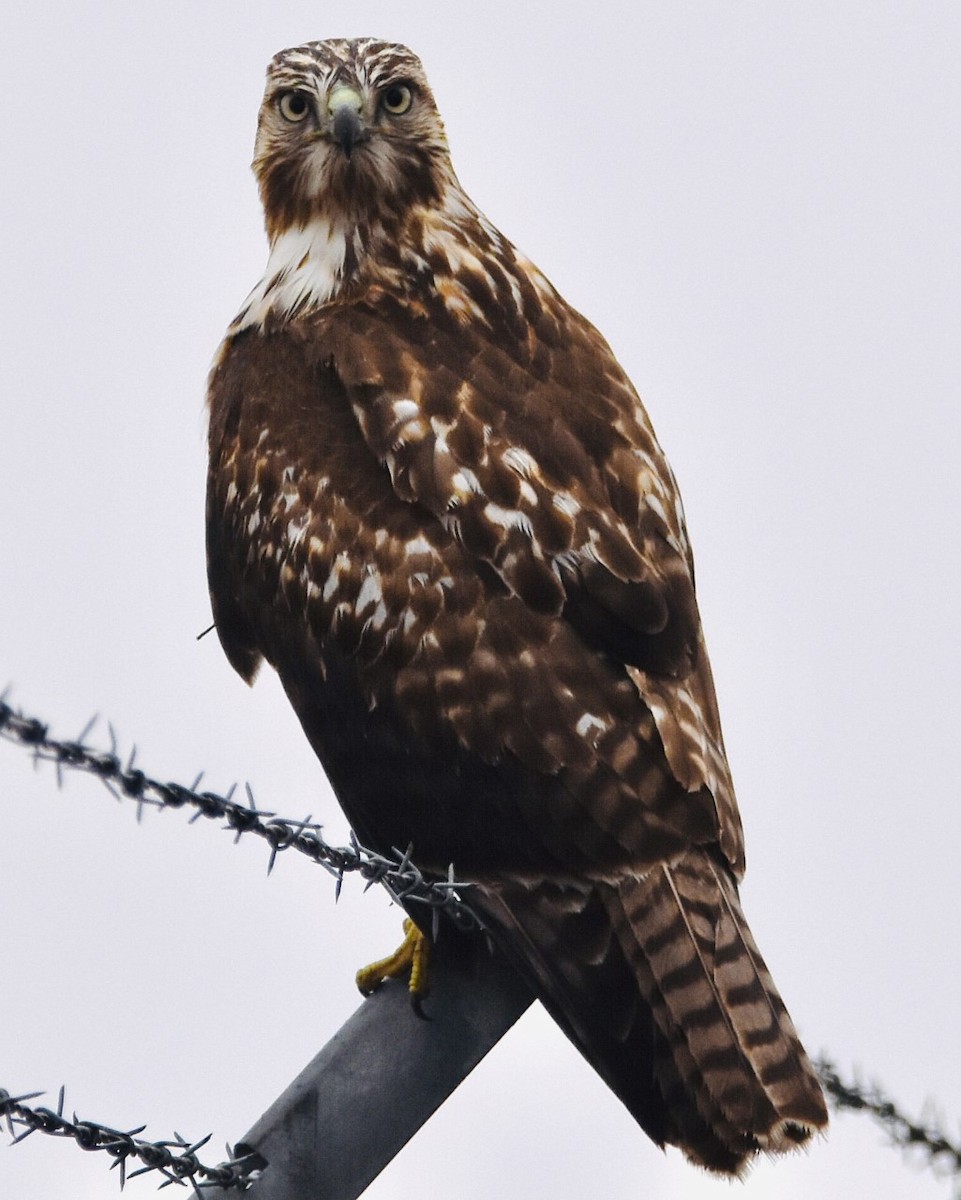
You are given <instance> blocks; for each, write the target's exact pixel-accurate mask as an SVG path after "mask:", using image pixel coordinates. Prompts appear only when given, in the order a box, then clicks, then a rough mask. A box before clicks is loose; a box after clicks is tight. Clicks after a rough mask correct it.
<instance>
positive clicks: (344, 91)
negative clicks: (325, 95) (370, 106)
mask: <svg viewBox="0 0 961 1200" xmlns="http://www.w3.org/2000/svg"><path fill="white" fill-rule="evenodd" d="M363 107H364V100H363V97H362V96H361V94H360V93H359V92H358V91H356V90H355V89H354V88H351V87H338V88H334V90H333V91H332V92H331V94H330V99H329V100H328V102H327V112H328V113H329V114H330V130H331V133H332V135H333V138H334V141H335V142H336V143H337V144H338V146H340V148H341V149H342V150H343V152H344V155H345V156H346V157H347V158H348V159H349V158H350V156H351V153H352V152H353V149H354V147H355V146H356V145H357V143H358V142H362V141H366V139H367V136H368V134H367V130H366V128H365V127H364V122H363V119H362V117H361V115H360V114H361V112H362V110H363Z"/></svg>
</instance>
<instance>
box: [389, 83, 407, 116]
mask: <svg viewBox="0 0 961 1200" xmlns="http://www.w3.org/2000/svg"><path fill="white" fill-rule="evenodd" d="M413 102H414V93H413V91H411V89H410V88H409V87H408V86H407V84H406V83H393V84H391V86H390V87H389V88H388V89H387V90H386V91H385V92H384V95H383V104H384V108H386V109H387V111H388V112H389V113H390V114H391V116H393V117H399V116H402V115H403V114H404V113H405V112H407V110H408V109H409V108H410V106H411V104H412V103H413Z"/></svg>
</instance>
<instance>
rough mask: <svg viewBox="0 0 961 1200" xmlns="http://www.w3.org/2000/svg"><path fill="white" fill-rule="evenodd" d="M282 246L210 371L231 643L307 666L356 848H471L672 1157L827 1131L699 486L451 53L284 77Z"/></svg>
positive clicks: (572, 1022) (485, 897)
mask: <svg viewBox="0 0 961 1200" xmlns="http://www.w3.org/2000/svg"><path fill="white" fill-rule="evenodd" d="M253 166H254V171H255V173H256V176H257V180H258V183H259V187H260V194H261V198H262V200H263V206H264V212H265V218H266V229H267V234H268V236H269V240H270V255H269V260H268V263H267V267H266V270H265V272H264V275H263V277H262V278H261V280H260V282H259V283H258V284H257V285H256V287H255V288H254V290H253V291H252V292H251V293H250V295H249V297H248V298H247V300H246V302H245V303H244V305H243V307H242V309H241V310H240V312H239V314H238V315H237V317H236V319H235V320H234V322H233V324H232V325H231V326H230V328H229V330H228V332H227V335H226V339H225V340H224V342H223V345H222V346H221V348H220V351H219V354H218V357H217V359H216V361H215V364H214V367H213V369H212V372H211V377H210V388H209V407H210V434H209V449H210V468H209V478H208V497H207V553H208V574H209V582H210V592H211V597H212V604H213V612H214V618H215V621H216V626H217V630H218V633H219V636H220V640H221V642H222V644H223V648H224V650H225V652H226V654H227V657H228V659H229V660H230V662H231V663H232V664H233V666H234V667H235V668H236V670H237V671H238V672H239V673H240V675H242V676H243V678H244V679H246V680H247V681H252V679H253V676H254V674H255V672H256V670H257V668H258V665H259V664H260V662H261V661H262V660H266V661H267V662H268V663H270V664H271V666H272V667H274V668H275V670H276V671H277V672H278V674H279V676H280V679H281V681H282V682H283V686H284V688H285V690H286V693H287V695H288V697H289V698H290V701H291V703H292V705H293V707H294V709H295V710H296V712H297V715H298V717H299V719H300V721H301V723H302V725H303V728H304V731H305V733H306V735H307V737H308V738H309V740H310V743H311V745H312V746H313V748H314V750H315V751H316V753H317V754H318V756H319V757H320V760H321V762H322V763H323V766H324V768H325V770H326V772H327V774H328V776H329V778H330V781H331V783H332V785H333V788H334V790H335V792H336V794H337V796H338V798H339V800H340V802H341V804H342V806H343V808H344V811H345V813H346V815H347V817H348V819H349V820H350V822H351V824H352V825H353V827H354V829H355V831H356V833H357V835H358V837H359V838H360V839H361V841H363V842H364V843H366V844H367V845H369V846H371V847H373V848H376V849H379V850H381V851H383V852H387V851H389V849H390V847H393V846H401V847H403V846H407V845H408V844H410V845H411V846H412V857H413V859H414V861H415V862H416V863H417V864H418V866H419V867H420V868H421V869H422V870H424V871H425V872H427V873H430V872H436V873H437V874H438V875H443V874H445V873H446V869H447V867H448V864H451V863H453V864H454V868H455V871H456V874H457V877H458V878H459V879H464V880H467V881H469V882H470V883H471V884H472V885H474V886H472V887H471V892H470V894H471V898H472V901H471V902H472V904H473V905H474V906H475V908H476V910H477V911H478V913H479V914H480V916H481V918H482V920H483V922H484V924H485V925H486V927H487V928H488V929H489V930H490V931H491V935H492V936H493V937H494V938H495V940H497V941H498V942H500V944H501V945H502V946H503V947H505V948H506V950H507V952H508V954H509V955H510V957H511V958H512V959H513V961H514V962H515V963H516V965H517V967H518V969H520V970H521V971H523V972H524V973H525V974H526V976H527V978H528V979H529V981H530V983H531V984H532V986H533V988H534V989H535V991H536V993H537V995H538V996H539V997H540V999H541V1000H542V1002H543V1003H544V1004H545V1006H546V1007H547V1009H548V1010H549V1011H550V1013H551V1014H552V1016H553V1017H554V1018H555V1019H556V1021H557V1022H558V1023H559V1024H560V1026H561V1028H562V1029H563V1030H564V1032H565V1033H566V1034H567V1035H568V1036H569V1037H570V1038H571V1039H572V1041H573V1042H574V1044H575V1045H576V1046H577V1047H578V1049H579V1050H580V1051H581V1053H582V1054H583V1055H584V1056H585V1058H586V1059H587V1060H588V1062H589V1063H590V1064H591V1065H592V1066H593V1067H594V1069H595V1070H596V1071H597V1072H598V1073H599V1074H600V1075H601V1077H602V1078H603V1079H604V1080H605V1081H606V1083H607V1084H608V1085H609V1086H610V1087H611V1088H612V1089H613V1091H614V1092H615V1093H616V1094H617V1095H618V1097H619V1098H620V1099H621V1100H622V1101H623V1103H624V1104H625V1105H626V1106H627V1108H628V1109H629V1110H630V1112H631V1113H632V1114H633V1116H634V1117H635V1118H636V1120H637V1121H638V1122H639V1124H640V1125H641V1126H642V1127H643V1129H644V1130H645V1131H646V1132H647V1133H648V1134H649V1135H650V1137H651V1138H652V1139H653V1140H654V1141H655V1142H656V1143H658V1144H659V1145H663V1144H665V1143H673V1144H675V1145H677V1146H680V1147H681V1149H682V1150H683V1151H684V1152H685V1153H686V1154H687V1155H688V1157H689V1158H690V1159H692V1160H693V1161H694V1162H696V1163H699V1164H701V1165H703V1166H705V1167H708V1168H711V1169H713V1170H715V1171H717V1172H721V1173H727V1174H737V1173H739V1172H741V1171H742V1170H743V1168H744V1167H745V1165H746V1164H747V1163H748V1162H749V1160H750V1159H751V1157H752V1156H753V1155H754V1154H755V1153H756V1152H757V1151H759V1150H763V1151H768V1152H779V1151H783V1150H786V1149H789V1148H791V1147H794V1146H796V1145H797V1144H799V1143H803V1142H804V1141H805V1140H806V1139H808V1138H809V1137H810V1135H811V1134H812V1132H814V1131H815V1130H817V1129H819V1128H821V1127H822V1126H824V1125H825V1123H826V1119H827V1118H826V1110H825V1106H824V1100H823V1097H822V1094H821V1090H820V1087H819V1084H818V1081H817V1078H816V1075H815V1073H814V1071H813V1069H812V1067H811V1064H810V1062H809V1061H808V1059H807V1057H806V1055H805V1053H804V1050H803V1048H802V1047H801V1044H800V1042H799V1040H798V1037H797V1034H796V1032H795V1029H794V1026H793V1025H792V1023H791V1019H790V1017H789V1016H788V1013H787V1011H786V1009H785V1007H784V1004H783V1002H782V1001H781V998H780V996H779V995H778V993H777V991H776V989H775V986H774V983H773V981H772V979H771V976H770V975H769V973H768V971H767V969H766V967H765V965H764V962H763V960H762V959H761V956H760V954H759V953H758V950H757V947H756V945H755V943H754V940H753V938H752V936H751V932H750V930H749V928H748V926H747V923H746V921H745V918H744V915H743V913H742V911H741V906H740V903H739V901H738V891H737V884H738V881H739V879H740V877H741V875H742V872H743V868H744V851H743V842H742V835H741V825H740V820H739V817H738V812H737V806H736V801H735V797H734V792H733V789H732V785H731V777H730V773H729V770H728V765H727V761H726V757H725V751H724V744H723V741H722V737H721V727H720V723H719V719H718V711H717V705H716V702H715V697H714V685H713V682H712V678H711V669H710V666H709V664H708V658H707V653H706V651H705V646H704V638H703V634H702V631H701V623H700V619H699V616H698V608H697V601H696V599H695V591H694V571H693V563H692V558H691V550H690V546H689V544H688V538H687V532H686V530H685V524H684V516H683V512H682V508H681V500H680V496H679V494H678V489H677V486H676V484H675V481H674V477H673V475H672V473H671V469H670V467H669V466H668V463H667V460H666V458H665V457H664V454H663V452H662V450H661V448H660V446H659V444H658V442H657V441H656V439H655V436H654V433H653V431H652V428H651V424H650V421H649V420H648V417H647V414H646V412H645V410H644V408H643V407H642V405H641V402H640V400H639V399H638V396H637V393H636V392H635V390H634V388H633V387H632V385H631V383H630V381H629V380H628V379H627V377H626V375H625V374H624V372H623V370H622V369H621V367H620V366H619V365H618V363H617V361H616V360H615V358H614V356H613V354H612V352H611V350H610V348H609V347H608V345H607V343H606V342H605V341H604V339H603V337H602V336H601V335H600V334H599V333H598V331H597V330H596V329H595V328H594V327H593V326H592V325H591V324H590V323H589V322H588V321H587V320H586V319H585V318H584V317H582V316H581V315H580V314H579V313H578V312H576V311H574V309H572V308H571V307H570V305H568V304H567V303H566V302H565V301H564V300H563V299H562V297H561V296H559V295H558V293H557V292H556V291H555V290H554V288H553V287H552V286H551V284H550V283H549V282H548V280H547V279H546V278H545V277H544V275H542V274H541V272H540V271H539V270H538V269H537V268H536V267H535V266H534V265H533V263H531V262H530V261H529V260H528V259H527V258H525V257H524V255H523V254H522V253H521V252H520V251H519V250H518V249H517V248H516V247H514V246H513V245H512V244H511V243H510V242H509V241H508V240H507V239H506V238H505V237H504V236H503V235H502V234H501V233H500V232H499V231H498V230H497V229H495V228H494V226H493V225H492V224H491V223H490V221H488V220H487V218H486V217H485V216H484V215H483V214H482V213H481V212H480V211H479V210H478V208H477V207H476V206H475V205H474V203H473V202H472V201H471V200H470V198H469V197H468V196H467V195H466V194H465V192H464V190H463V188H462V187H461V185H460V183H459V182H458V180H457V176H456V175H455V174H454V170H453V167H452V165H451V159H450V154H449V150H448V145H447V140H446V137H445V133H444V127H443V124H442V122H441V118H440V116H439V114H438V111H437V107H436V105H435V102H434V98H433V96H432V94H431V90H430V87H429V86H428V83H427V79H426V77H425V74H424V70H423V68H422V66H421V63H420V61H419V60H418V59H417V58H416V57H415V56H414V55H413V54H412V53H411V52H410V51H409V50H408V49H406V48H405V47H403V46H399V45H393V44H390V43H387V42H384V41H378V40H374V39H360V40H333V41H323V42H310V43H308V44H306V45H303V46H299V47H296V48H294V49H289V50H284V51H282V52H281V53H280V54H278V55H277V56H276V57H275V58H274V59H273V60H272V62H271V63H270V66H269V68H268V73H267V89H266V94H265V97H264V100H263V104H262V106H261V109H260V114H259V120H258V127H257V138H256V149H255V156H254V162H253Z"/></svg>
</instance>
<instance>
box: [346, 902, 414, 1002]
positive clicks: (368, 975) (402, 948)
mask: <svg viewBox="0 0 961 1200" xmlns="http://www.w3.org/2000/svg"><path fill="white" fill-rule="evenodd" d="M430 947H431V943H430V939H429V938H428V937H427V936H426V934H423V933H421V931H420V930H419V929H418V928H417V926H416V925H415V924H414V922H413V921H412V920H411V919H410V917H408V918H407V919H406V920H405V921H404V940H403V942H401V944H400V945H399V946H398V947H397V949H396V950H395V951H394V953H393V954H390V955H388V956H387V958H381V959H379V960H378V961H377V962H372V963H371V964H370V965H369V966H366V967H361V969H360V970H359V971H358V972H357V986H358V988H359V989H360V991H361V992H362V994H363V995H365V996H369V995H370V994H371V993H372V992H375V991H376V990H377V988H379V987H380V985H381V984H382V983H383V982H384V980H385V979H397V978H399V977H400V976H402V975H404V974H405V973H407V972H410V975H409V979H408V983H407V988H408V991H409V992H410V1001H411V1006H412V1008H413V1009H414V1012H415V1013H416V1014H417V1016H419V1017H422V1018H424V1020H426V1019H427V1018H426V1016H425V1014H424V1011H423V1009H422V1007H421V1002H422V1001H423V999H424V997H425V996H426V995H427V993H428V992H429V991H430V982H429V979H428V974H429V972H428V966H429V964H430Z"/></svg>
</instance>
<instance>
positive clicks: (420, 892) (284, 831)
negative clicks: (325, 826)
mask: <svg viewBox="0 0 961 1200" xmlns="http://www.w3.org/2000/svg"><path fill="white" fill-rule="evenodd" d="M96 719H97V718H96V717H95V718H93V720H91V721H89V722H88V723H87V725H86V726H85V727H84V729H83V731H82V732H81V734H80V736H79V737H78V738H77V739H76V740H75V741H70V740H64V739H61V738H56V737H53V736H52V735H51V733H50V728H49V726H48V725H47V724H46V723H45V722H43V721H41V720H39V719H38V718H37V717H32V716H28V715H26V714H24V713H23V712H20V711H17V710H15V709H14V708H12V707H11V706H10V705H9V704H8V703H7V702H6V700H5V699H4V698H3V697H0V740H4V741H8V742H13V743H15V744H17V745H20V746H22V747H24V748H25V749H27V750H29V751H30V752H31V753H32V755H33V757H34V759H35V761H38V762H51V763H53V764H54V766H55V768H56V772H57V782H58V784H59V785H60V786H62V785H63V777H64V773H65V772H67V771H80V772H82V773H85V774H88V775H93V776H94V777H95V778H97V779H99V780H100V781H101V783H103V784H104V786H105V787H106V788H107V789H108V790H109V791H110V793H111V794H112V795H113V796H114V797H115V798H116V799H118V800H133V801H134V802H135V803H136V805H137V818H138V820H139V819H140V818H141V817H142V816H143V811H144V809H145V808H184V807H187V808H193V809H195V812H194V814H193V816H192V817H191V818H190V821H191V824H192V823H193V822H194V821H196V820H198V819H199V818H200V817H207V818H209V819H211V820H217V819H220V820H223V821H224V822H225V826H224V827H225V828H226V829H228V830H232V831H233V833H234V835H235V836H234V841H235V842H238V841H239V840H240V838H241V837H242V836H243V835H244V834H245V833H250V834H253V835H254V836H256V837H259V838H262V839H263V840H264V841H265V842H267V844H268V845H269V846H270V858H269V860H268V863H267V871H268V874H269V873H270V872H271V871H272V870H273V867H274V864H275V862H276V861H277V855H278V854H280V853H281V851H284V850H296V851H297V852H298V853H300V854H303V855H306V857H307V858H309V859H310V860H311V861H312V862H314V863H317V865H318V866H321V867H323V868H324V870H325V871H327V872H328V874H330V875H332V876H333V877H334V879H335V881H336V882H335V896H339V895H340V890H341V886H342V884H343V881H344V876H345V875H347V874H349V873H351V872H356V873H357V874H359V875H360V876H361V877H362V878H363V879H364V880H366V883H367V887H372V886H373V885H374V884H375V883H380V884H383V885H384V886H385V887H386V888H387V889H388V890H389V891H390V892H391V894H392V895H393V896H394V898H395V899H396V900H398V901H399V902H406V901H411V902H414V903H416V904H422V905H425V906H426V907H427V908H428V909H431V910H433V919H434V927H435V933H436V931H437V923H438V919H439V915H440V912H441V911H443V912H444V913H445V914H446V915H447V916H449V917H450V918H451V919H452V920H453V921H454V923H455V925H456V926H457V927H458V928H460V929H462V930H464V931H469V930H472V929H477V928H479V927H480V922H479V921H478V919H477V917H476V916H475V915H474V913H473V912H472V911H471V909H470V908H469V907H468V905H466V904H465V903H464V901H463V900H462V899H461V896H460V894H459V893H460V892H462V891H464V890H465V889H467V887H468V886H469V885H468V884H466V883H463V882H459V881H458V880H457V879H456V878H455V876H454V867H453V864H451V866H450V867H449V868H448V877H447V879H446V880H431V879H427V878H425V876H424V875H423V874H422V872H421V871H420V870H419V869H418V868H417V866H416V865H415V864H414V863H413V862H412V861H411V859H410V853H411V847H408V848H407V850H406V851H400V850H395V854H396V855H397V857H396V858H387V857H385V856H384V855H381V854H377V853H376V852H375V851H373V850H369V849H367V848H366V847H365V846H362V845H360V843H359V842H358V841H357V840H356V838H354V836H353V835H351V844H350V846H331V845H330V844H329V843H328V842H326V841H325V840H324V838H323V837H322V836H321V826H320V825H319V824H316V823H314V822H312V821H311V818H310V817H305V818H304V819H303V820H295V819H292V818H290V817H282V816H278V814H277V813H275V812H268V811H266V810H264V809H260V808H258V807H257V805H256V804H255V802H254V797H253V793H252V791H251V790H250V786H249V785H246V787H245V792H246V797H247V801H248V802H247V803H246V804H242V803H240V802H239V801H238V800H235V799H234V793H235V791H236V784H235V785H234V786H233V787H231V788H230V790H229V791H228V792H226V794H223V795H221V794H220V793H218V792H213V791H208V790H204V791H198V788H199V787H200V782H201V780H202V778H203V775H202V774H201V775H199V776H198V777H197V778H196V779H195V780H194V782H193V784H192V785H191V786H190V787H185V786H184V785H183V784H180V783H170V782H166V783H165V782H162V781H161V780H159V779H156V778H153V777H152V776H150V775H148V774H147V773H146V772H145V771H143V770H141V769H140V768H139V767H136V766H135V765H134V761H135V758H136V747H135V748H134V749H133V751H132V752H131V753H130V755H129V757H128V759H127V761H126V763H124V762H123V761H122V759H121V758H120V755H119V754H118V751H117V737H116V734H115V733H114V730H113V726H112V725H110V726H108V728H109V730H110V749H109V750H98V749H95V748H94V747H91V746H89V745H87V744H86V739H87V737H88V736H89V734H90V732H91V730H92V729H93V726H94V724H95V722H96Z"/></svg>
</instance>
